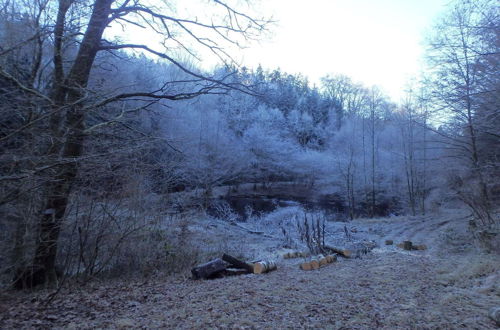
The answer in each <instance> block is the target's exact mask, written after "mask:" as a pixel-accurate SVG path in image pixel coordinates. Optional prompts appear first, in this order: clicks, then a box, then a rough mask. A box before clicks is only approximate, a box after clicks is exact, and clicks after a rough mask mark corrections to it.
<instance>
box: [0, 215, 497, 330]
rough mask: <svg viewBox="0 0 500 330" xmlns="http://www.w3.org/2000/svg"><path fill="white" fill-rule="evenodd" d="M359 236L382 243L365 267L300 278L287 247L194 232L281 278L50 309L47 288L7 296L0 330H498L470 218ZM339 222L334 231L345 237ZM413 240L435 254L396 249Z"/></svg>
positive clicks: (97, 295) (339, 265) (149, 281)
mask: <svg viewBox="0 0 500 330" xmlns="http://www.w3.org/2000/svg"><path fill="white" fill-rule="evenodd" d="M348 226H349V230H351V232H353V236H354V237H355V238H363V239H371V240H374V241H375V242H377V243H378V244H379V246H378V248H375V249H374V250H373V251H372V252H371V253H369V254H367V255H365V256H363V257H362V258H360V259H342V258H339V261H337V262H336V263H333V264H330V265H327V266H325V267H323V268H321V269H319V270H315V271H302V270H300V269H299V267H298V264H299V263H300V262H301V259H283V258H281V257H280V256H281V255H282V254H283V253H284V252H286V251H287V250H286V249H283V248H281V247H280V244H281V242H278V241H276V240H275V239H273V238H271V237H269V236H264V235H258V234H250V233H248V232H246V231H245V230H243V229H242V228H240V227H238V226H232V225H230V224H227V223H224V222H221V221H213V220H210V221H209V220H207V221H200V222H193V223H191V224H190V226H189V227H188V229H189V231H190V232H191V234H192V235H193V237H194V238H195V239H197V240H199V241H200V242H202V244H209V242H214V237H218V239H219V240H220V241H223V245H224V246H225V247H227V248H228V249H231V250H232V251H237V250H240V251H241V252H245V253H248V255H247V257H249V258H250V257H251V258H257V257H261V258H262V257H265V258H273V259H275V260H276V261H277V262H278V270H276V271H274V272H271V273H268V274H264V275H254V274H248V275H241V276H232V277H225V278H219V279H214V280H198V281H194V280H191V279H189V278H188V274H187V273H185V274H184V276H175V277H165V276H164V277H162V276H160V275H155V276H151V277H148V278H142V279H137V278H135V279H130V280H128V281H123V280H121V281H119V282H118V281H116V280H115V281H105V282H100V283H98V282H97V281H94V282H91V283H90V284H88V285H87V286H85V287H83V288H71V289H69V288H65V289H63V290H61V292H59V294H57V295H56V296H55V298H54V299H53V300H52V301H51V303H50V305H48V306H46V298H47V296H48V295H49V293H50V292H49V291H44V290H42V291H38V292H36V293H34V294H19V293H7V294H4V295H3V297H2V299H1V300H0V311H1V314H0V328H19V327H22V328H30V327H37V328H49V327H50V328H96V327H100V328H141V327H143V328H160V327H163V328H185V329H192V328H243V329H246V328H248V329H254V328H259V329H261V328H269V329H278V328H333V329H374V328H377V329H396V328H401V329H459V328H464V329H496V328H497V327H496V325H495V323H494V322H493V321H492V320H491V319H489V318H488V312H489V310H490V309H491V308H492V307H495V306H498V305H500V304H499V301H500V299H499V298H500V285H499V282H500V281H499V278H500V277H499V276H500V263H499V262H498V256H495V255H488V254H481V253H479V252H478V250H477V249H476V248H475V247H473V246H472V245H470V243H468V240H467V233H466V228H467V217H465V216H463V215H457V213H456V212H452V213H446V212H444V213H441V214H437V215H432V216H426V217H422V216H420V217H392V218H384V219H369V220H368V219H366V220H363V219H362V220H356V221H353V222H350V223H349V224H348ZM343 228H344V223H339V222H329V223H328V226H327V230H328V233H330V235H332V237H333V236H335V235H336V234H338V235H340V234H341V233H342V232H343V231H344V229H343ZM386 239H392V240H394V243H395V244H396V243H399V242H401V241H403V240H412V241H414V242H415V243H418V244H426V245H427V246H428V247H429V249H428V250H425V251H404V250H402V249H400V248H398V247H396V246H395V245H392V246H386V245H384V241H385V240H386Z"/></svg>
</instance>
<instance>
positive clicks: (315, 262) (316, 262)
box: [310, 257, 319, 269]
mask: <svg viewBox="0 0 500 330" xmlns="http://www.w3.org/2000/svg"><path fill="white" fill-rule="evenodd" d="M310 264H311V268H312V269H319V259H318V258H316V257H315V258H312V260H311V262H310Z"/></svg>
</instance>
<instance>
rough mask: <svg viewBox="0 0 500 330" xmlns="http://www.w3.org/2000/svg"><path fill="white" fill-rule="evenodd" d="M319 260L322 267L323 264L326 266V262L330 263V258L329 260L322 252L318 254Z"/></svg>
mask: <svg viewBox="0 0 500 330" xmlns="http://www.w3.org/2000/svg"><path fill="white" fill-rule="evenodd" d="M318 261H319V266H320V267H321V266H324V265H326V264H328V260H327V259H326V257H325V256H324V255H322V254H320V255H319V256H318Z"/></svg>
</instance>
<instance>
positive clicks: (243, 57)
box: [110, 0, 449, 101]
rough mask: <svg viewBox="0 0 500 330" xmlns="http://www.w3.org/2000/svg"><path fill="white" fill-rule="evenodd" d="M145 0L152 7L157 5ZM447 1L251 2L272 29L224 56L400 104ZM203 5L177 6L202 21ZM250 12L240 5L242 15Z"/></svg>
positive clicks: (190, 1) (206, 59)
mask: <svg viewBox="0 0 500 330" xmlns="http://www.w3.org/2000/svg"><path fill="white" fill-rule="evenodd" d="M149 1H150V2H151V4H152V5H154V4H155V3H157V1H158V0H149ZM241 1H244V0H241ZM447 2H449V0H252V1H251V2H250V4H251V5H252V6H253V7H252V8H251V10H250V11H253V13H250V15H251V16H253V17H256V15H257V16H258V17H266V18H270V17H272V18H273V19H274V20H275V21H277V23H276V24H275V25H274V26H271V27H270V30H271V34H270V35H266V36H264V37H263V38H262V40H261V41H260V42H259V43H255V42H254V43H252V44H249V45H248V48H247V49H244V50H243V51H239V50H234V49H232V50H231V51H230V53H231V56H232V57H233V58H234V59H236V60H237V62H239V63H240V64H242V65H245V66H247V67H249V68H256V67H257V66H258V65H259V64H261V65H262V66H263V67H264V68H265V69H270V70H273V69H276V68H278V67H279V68H281V70H282V71H284V72H288V73H293V74H297V73H301V74H302V75H304V76H306V77H308V78H309V81H310V82H311V83H316V84H317V83H318V82H319V78H320V77H323V76H325V75H327V74H345V75H347V76H350V77H351V78H352V79H353V80H354V81H355V82H361V83H363V84H364V85H366V86H367V87H370V86H372V85H378V86H379V87H381V89H382V90H383V91H384V92H385V93H386V94H388V95H389V96H390V97H391V98H392V99H393V101H399V100H400V98H401V97H402V96H403V92H404V89H405V86H406V85H407V82H408V81H409V80H410V79H411V78H414V77H416V76H417V75H418V73H419V72H420V69H421V68H422V64H423V61H422V58H423V51H424V48H425V47H424V44H423V40H424V34H425V33H426V31H429V30H430V29H431V27H432V25H433V23H434V21H435V20H436V18H437V16H438V15H439V14H440V13H441V12H442V11H443V9H444V5H445V4H446V3H447ZM168 3H169V4H170V2H168ZM173 3H175V2H173ZM231 3H233V2H231ZM202 4H205V5H209V4H208V3H206V2H203V1H200V0H179V1H178V2H177V3H176V5H175V7H176V10H178V12H179V13H180V16H181V17H182V16H186V17H191V18H192V17H193V16H195V17H198V16H200V17H201V16H204V19H205V20H208V21H210V17H211V16H210V15H211V13H210V12H209V11H207V10H206V8H205V9H204V7H203V6H202ZM238 8H239V7H238ZM248 10H249V8H248V7H247V8H244V6H242V7H241V11H243V12H247V11H248ZM110 34H111V35H119V36H120V38H122V39H123V40H125V41H128V40H131V39H134V38H135V39H137V38H138V39H140V40H141V42H146V43H147V44H150V45H153V48H157V47H155V43H156V44H158V43H161V42H162V40H163V38H160V39H158V36H157V35H155V34H154V32H153V31H151V30H148V29H142V28H138V27H136V26H132V25H128V26H127V29H126V31H124V30H123V27H121V25H118V24H115V25H114V27H113V28H112V29H111V31H110ZM186 39H189V38H186ZM155 40H156V41H155ZM183 40H184V39H183ZM200 54H202V55H203V51H201V53H200ZM215 60H216V58H215V57H214V56H213V55H210V56H204V55H203V56H201V61H199V62H197V65H200V66H202V67H207V68H208V67H212V66H213V65H215V64H216V62H215Z"/></svg>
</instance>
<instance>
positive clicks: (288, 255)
mask: <svg viewBox="0 0 500 330" xmlns="http://www.w3.org/2000/svg"><path fill="white" fill-rule="evenodd" d="M309 255H310V254H309V253H307V252H300V251H294V252H288V253H285V254H284V255H283V259H293V258H306V257H308V256H309Z"/></svg>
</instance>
